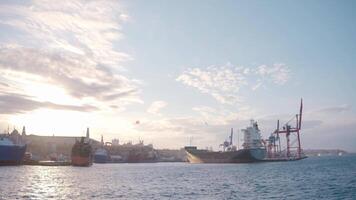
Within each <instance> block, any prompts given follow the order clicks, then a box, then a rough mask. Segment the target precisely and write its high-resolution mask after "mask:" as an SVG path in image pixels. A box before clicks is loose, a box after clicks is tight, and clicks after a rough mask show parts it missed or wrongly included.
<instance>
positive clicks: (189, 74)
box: [176, 65, 247, 104]
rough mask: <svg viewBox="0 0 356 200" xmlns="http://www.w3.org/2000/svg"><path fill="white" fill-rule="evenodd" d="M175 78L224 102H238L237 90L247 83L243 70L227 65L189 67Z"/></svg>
mask: <svg viewBox="0 0 356 200" xmlns="http://www.w3.org/2000/svg"><path fill="white" fill-rule="evenodd" d="M176 80H177V81H179V82H182V83H183V84H185V85H188V86H191V87H194V88H197V89H198V90H199V91H200V92H202V93H206V94H210V95H212V96H213V97H214V98H215V99H216V100H218V101H219V102H221V103H226V104H233V103H237V102H239V101H240V98H239V97H238V96H237V92H238V91H239V90H240V88H241V87H242V86H243V85H246V84H247V82H246V79H245V76H244V74H243V70H242V69H240V68H234V67H231V66H229V65H226V66H221V67H216V66H210V67H207V68H206V69H200V68H189V69H187V70H186V71H184V72H183V73H182V74H181V75H180V76H178V78H177V79H176Z"/></svg>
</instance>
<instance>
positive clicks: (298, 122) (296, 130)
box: [263, 99, 304, 159]
mask: <svg viewBox="0 0 356 200" xmlns="http://www.w3.org/2000/svg"><path fill="white" fill-rule="evenodd" d="M302 114H303V99H301V100H300V109H299V114H296V115H295V117H293V118H292V119H291V120H289V121H288V122H287V123H285V124H284V125H283V127H282V129H280V123H279V120H277V127H276V129H275V131H274V132H273V133H272V134H271V135H270V137H269V138H268V139H267V140H264V141H263V143H264V144H265V146H266V150H267V157H268V158H269V159H276V158H281V157H285V158H286V159H292V158H293V159H302V158H303V157H304V156H303V155H302V148H301V144H300V130H301V127H302ZM293 119H295V125H291V124H290V122H291V121H292V120H293ZM282 134H284V135H285V138H286V149H285V150H283V151H282V150H281V137H280V136H281V135H282ZM293 135H294V136H295V137H296V140H294V141H293V142H291V136H293ZM277 142H278V144H277ZM293 149H296V150H297V154H296V155H292V150H293ZM284 152H285V154H284Z"/></svg>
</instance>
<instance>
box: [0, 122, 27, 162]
mask: <svg viewBox="0 0 356 200" xmlns="http://www.w3.org/2000/svg"><path fill="white" fill-rule="evenodd" d="M23 130H24V129H23ZM25 152H26V144H25V142H24V141H23V138H22V136H21V135H20V134H19V133H18V131H17V130H16V129H14V130H13V131H12V132H11V134H9V133H7V134H1V135H0V165H19V164H21V163H22V161H23V158H24V156H25Z"/></svg>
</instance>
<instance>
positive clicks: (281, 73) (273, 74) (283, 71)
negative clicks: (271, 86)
mask: <svg viewBox="0 0 356 200" xmlns="http://www.w3.org/2000/svg"><path fill="white" fill-rule="evenodd" d="M255 73H256V74H257V75H260V76H261V77H262V78H265V79H268V80H271V81H272V82H273V83H275V84H278V85H283V84H285V83H286V82H287V81H288V80H289V76H290V70H289V68H288V67H287V66H286V65H285V64H273V65H272V66H267V65H261V66H258V67H257V69H256V70H255Z"/></svg>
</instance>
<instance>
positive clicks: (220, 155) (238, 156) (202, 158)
mask: <svg viewBox="0 0 356 200" xmlns="http://www.w3.org/2000/svg"><path fill="white" fill-rule="evenodd" d="M186 153H187V159H188V161H189V162H190V163H252V162H261V161H263V160H264V159H265V157H266V150H265V149H240V150H238V151H227V152H211V151H207V150H198V149H186Z"/></svg>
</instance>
